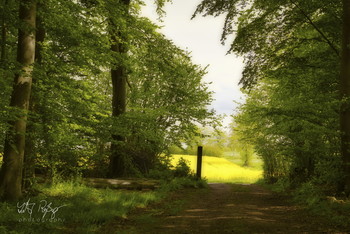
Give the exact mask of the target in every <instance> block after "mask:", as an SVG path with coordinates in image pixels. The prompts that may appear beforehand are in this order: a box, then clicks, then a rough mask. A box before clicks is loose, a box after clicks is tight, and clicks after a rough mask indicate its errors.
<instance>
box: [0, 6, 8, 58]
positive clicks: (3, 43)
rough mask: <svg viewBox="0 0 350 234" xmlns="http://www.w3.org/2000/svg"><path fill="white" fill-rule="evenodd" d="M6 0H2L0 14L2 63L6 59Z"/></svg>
mask: <svg viewBox="0 0 350 234" xmlns="http://www.w3.org/2000/svg"><path fill="white" fill-rule="evenodd" d="M7 5H8V0H3V6H2V7H3V9H2V16H1V56H0V62H1V64H3V63H4V62H5V60H6V41H7V26H6V16H5V15H6V10H7Z"/></svg>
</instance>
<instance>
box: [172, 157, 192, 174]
mask: <svg viewBox="0 0 350 234" xmlns="http://www.w3.org/2000/svg"><path fill="white" fill-rule="evenodd" d="M189 164H190V162H189V161H188V160H186V159H184V158H180V159H179V161H178V162H177V164H176V166H175V170H174V176H175V177H189V176H191V175H192V171H191V168H190V166H189Z"/></svg>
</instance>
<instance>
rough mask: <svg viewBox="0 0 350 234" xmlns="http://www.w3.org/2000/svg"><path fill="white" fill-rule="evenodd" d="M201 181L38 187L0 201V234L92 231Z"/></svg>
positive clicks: (72, 184) (181, 179) (182, 180)
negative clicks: (131, 187) (141, 187)
mask: <svg viewBox="0 0 350 234" xmlns="http://www.w3.org/2000/svg"><path fill="white" fill-rule="evenodd" d="M203 186H205V182H204V181H194V180H193V179H189V178H176V179H174V180H172V181H170V182H166V183H165V182H164V183H163V184H162V186H161V188H160V189H158V190H156V191H146V192H143V191H119V190H111V189H95V188H91V187H87V186H85V185H82V184H79V183H75V182H62V183H57V184H55V185H51V186H40V187H39V188H37V189H38V191H40V193H39V194H38V195H36V196H31V197H27V198H23V199H22V200H21V201H19V202H18V203H0V234H3V233H4V234H5V233H6V234H7V233H23V234H30V233H47V232H48V231H49V233H93V232H96V231H98V229H99V228H100V227H101V226H102V225H103V224H105V223H107V222H108V221H110V220H112V219H118V218H120V219H123V218H126V217H127V215H128V213H129V212H130V211H131V210H132V209H134V208H136V207H145V206H147V205H148V204H149V203H150V202H155V201H159V200H161V199H163V198H165V197H166V194H167V193H168V192H170V191H174V190H177V189H180V188H183V187H203Z"/></svg>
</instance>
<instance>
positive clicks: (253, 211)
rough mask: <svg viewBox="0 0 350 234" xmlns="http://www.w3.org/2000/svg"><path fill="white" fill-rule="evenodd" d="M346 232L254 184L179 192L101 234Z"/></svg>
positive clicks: (136, 212) (212, 186)
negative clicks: (332, 226) (328, 225)
mask: <svg viewBox="0 0 350 234" xmlns="http://www.w3.org/2000/svg"><path fill="white" fill-rule="evenodd" d="M106 231H108V233H210V234H211V233H347V232H341V231H337V230H335V229H333V228H330V227H327V225H326V224H325V223H324V222H323V221H322V220H320V219H319V218H318V219H315V217H311V216H309V215H308V213H307V212H306V211H303V210H302V209H300V208H298V207H296V206H293V205H292V204H290V203H289V202H288V201H287V199H286V198H285V197H282V196H280V195H276V194H273V193H271V192H270V191H268V190H266V189H264V188H262V187H260V186H258V185H230V184H210V185H209V189H203V190H194V189H185V190H182V191H179V192H177V193H175V194H173V195H172V196H171V197H169V199H168V200H167V201H164V202H163V203H161V204H155V205H153V206H152V207H149V208H145V209H138V210H137V211H135V212H134V213H133V214H131V216H130V217H129V218H128V219H127V220H125V221H124V222H122V223H121V222H120V221H119V222H115V223H114V224H110V225H108V229H104V230H103V232H105V233H106Z"/></svg>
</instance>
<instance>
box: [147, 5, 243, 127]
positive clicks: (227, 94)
mask: <svg viewBox="0 0 350 234" xmlns="http://www.w3.org/2000/svg"><path fill="white" fill-rule="evenodd" d="M148 2H150V1H148ZM200 2H201V0H174V1H173V3H172V4H171V3H168V4H167V5H166V6H165V9H164V10H165V12H166V15H165V17H163V22H159V21H157V18H158V16H157V14H156V12H155V6H154V5H152V4H148V5H147V6H145V7H144V8H143V9H142V14H143V15H144V16H146V17H148V18H150V19H151V20H152V21H154V22H155V23H156V24H157V25H160V26H162V28H161V30H160V32H161V33H163V34H164V35H165V36H166V37H167V38H168V39H170V40H172V41H173V42H174V44H175V45H177V46H178V47H180V48H181V49H185V50H187V51H189V52H191V55H192V61H193V62H194V63H195V64H200V65H202V66H203V67H205V66H207V65H209V67H208V69H207V71H208V74H207V75H206V76H205V77H204V81H205V82H211V84H210V85H209V89H210V90H211V91H214V92H215V93H214V95H213V98H214V102H213V103H212V105H211V106H210V107H209V108H210V109H212V108H213V109H215V110H216V112H217V113H218V114H225V115H226V117H225V118H224V121H223V125H224V126H228V124H229V123H230V121H231V118H230V115H232V114H233V113H234V110H235V109H236V107H237V103H236V102H240V103H242V102H243V100H244V98H243V94H242V93H241V91H240V87H239V86H238V82H239V80H240V78H241V76H242V75H241V74H242V70H243V66H244V64H243V59H242V58H239V57H237V56H235V55H232V54H229V55H226V54H227V51H228V49H229V44H230V42H231V41H232V39H231V40H230V39H229V40H228V41H227V45H225V46H223V45H222V44H221V42H220V37H221V33H222V27H223V25H224V17H216V18H214V17H211V16H207V17H201V16H197V17H196V18H194V19H193V20H191V16H192V14H193V13H194V11H195V9H196V6H197V5H198V4H199V3H200Z"/></svg>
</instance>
